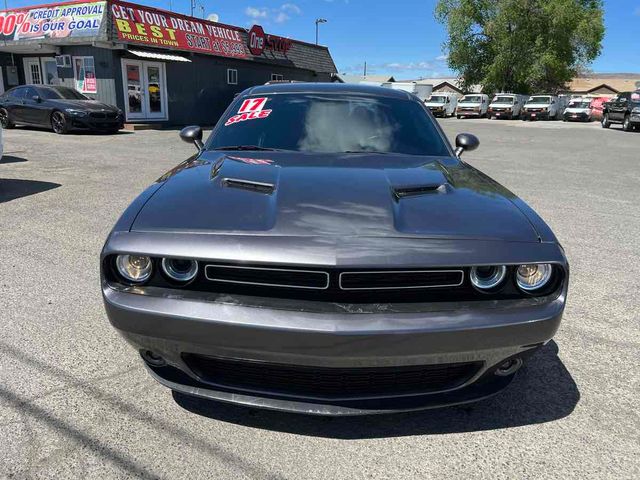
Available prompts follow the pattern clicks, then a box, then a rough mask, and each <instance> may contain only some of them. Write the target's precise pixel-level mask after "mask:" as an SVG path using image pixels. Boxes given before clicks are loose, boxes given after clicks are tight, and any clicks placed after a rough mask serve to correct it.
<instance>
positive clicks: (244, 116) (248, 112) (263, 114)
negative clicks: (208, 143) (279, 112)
mask: <svg viewBox="0 0 640 480" xmlns="http://www.w3.org/2000/svg"><path fill="white" fill-rule="evenodd" d="M267 100H268V98H267V97H260V98H247V99H246V100H245V101H243V102H242V105H240V108H239V109H238V114H237V115H234V116H233V117H230V118H229V119H228V120H227V121H226V122H225V123H224V126H225V127H228V126H229V125H233V124H234V123H238V122H246V121H247V120H258V119H260V118H267V117H268V116H269V115H271V110H263V109H264V106H265V105H266V103H267Z"/></svg>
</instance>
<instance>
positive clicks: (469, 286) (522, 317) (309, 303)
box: [101, 83, 569, 415]
mask: <svg viewBox="0 0 640 480" xmlns="http://www.w3.org/2000/svg"><path fill="white" fill-rule="evenodd" d="M181 135H182V137H183V139H185V140H187V141H190V142H193V143H195V145H196V146H197V147H198V152H197V154H196V155H194V156H193V157H192V158H189V159H188V160H186V161H184V162H183V163H181V164H180V165H178V166H177V167H176V168H174V169H173V170H171V171H170V172H168V173H167V174H165V175H164V176H162V177H161V178H160V179H158V181H157V182H156V183H154V184H153V185H152V186H150V187H149V188H148V189H147V190H145V191H144V192H143V193H142V194H141V195H140V196H139V197H138V198H137V199H136V200H135V201H134V202H133V203H132V204H131V205H130V207H129V208H128V209H127V210H126V211H125V212H124V214H123V215H122V217H121V218H120V219H119V220H118V222H117V223H116V225H115V227H114V228H113V231H112V232H111V234H110V235H109V238H108V239H107V241H106V244H105V246H104V249H103V252H102V256H101V272H102V293H103V296H104V304H105V308H106V311H107V315H108V317H109V320H110V321H111V323H112V324H113V326H114V327H115V328H116V329H118V331H119V332H120V333H121V334H122V335H123V336H124V337H125V338H126V339H127V340H128V341H129V343H130V344H131V345H133V347H134V348H135V349H136V350H137V351H138V352H139V354H140V356H141V358H142V360H143V361H144V362H145V364H146V366H147V367H148V369H149V372H150V373H151V375H152V376H153V377H154V378H155V379H156V380H158V381H159V382H160V383H162V384H164V385H166V386H167V387H169V388H171V389H173V390H176V391H179V392H183V393H186V394H189V395H195V396H198V397H204V398H208V399H214V400H219V401H223V402H233V403H239V404H243V405H250V406H254V407H264V408H270V409H277V410H288V411H296V412H304V413H310V414H326V415H354V414H366V413H383V412H393V411H403V410H413V409H422V408H430V407H436V406H443V405H451V404H457V403H464V402H470V401H474V400H478V399H482V398H485V397H487V396H490V395H492V394H494V393H496V392H498V391H500V390H501V389H503V388H505V387H506V386H507V385H508V384H509V383H510V382H511V380H512V379H513V377H514V375H515V374H516V372H517V371H518V369H519V368H520V366H521V365H522V363H523V361H524V360H525V359H526V358H527V357H529V356H530V355H531V354H532V353H534V352H535V351H536V350H537V349H539V348H540V347H541V346H542V345H544V344H545V343H546V342H548V341H549V340H550V339H551V338H552V337H553V335H554V333H555V332H556V330H557V328H558V326H559V324H560V319H561V317H562V313H563V310H564V307H565V301H566V296H567V286H568V280H569V267H568V264H567V260H566V258H565V255H564V252H563V250H562V248H561V246H560V245H559V243H558V241H557V240H556V238H555V236H554V235H553V233H552V232H551V230H550V229H549V227H548V226H547V225H546V224H545V223H544V222H543V221H542V220H541V219H540V217H539V216H538V215H536V213H535V212H534V211H533V210H532V209H531V208H530V207H528V206H527V205H526V204H525V203H524V202H523V201H522V200H520V199H519V198H518V197H517V196H515V195H514V194H513V193H511V192H510V191H509V190H507V189H506V188H504V187H502V186H501V185H499V184H498V183H496V182H495V181H493V180H491V179H490V178H489V177H487V176H486V175H484V174H482V173H480V172H479V171H478V170H476V169H474V168H473V167H471V166H469V165H468V164H466V163H464V162H462V161H461V160H460V158H459V157H460V155H461V154H462V153H463V152H464V151H465V150H472V149H473V148H475V147H477V146H478V140H477V139H476V138H475V137H473V136H472V135H468V134H461V135H459V136H458V138H457V139H456V148H455V149H454V148H453V147H452V146H451V145H450V144H449V142H448V141H447V139H446V137H445V135H444V134H443V132H442V131H441V130H440V128H439V126H438V125H437V123H436V122H435V121H434V119H433V117H432V116H431V115H429V114H428V111H427V109H426V107H425V106H424V105H423V104H422V103H421V102H420V101H419V99H418V98H417V97H415V96H413V95H410V94H408V93H406V92H402V91H397V90H391V89H386V88H379V87H372V86H363V85H352V84H344V85H342V84H312V83H297V84H280V85H267V86H260V87H254V88H251V89H249V90H247V91H245V92H243V93H242V94H240V95H239V96H238V97H237V98H236V99H235V100H234V101H233V103H232V104H231V106H230V107H229V109H228V110H227V111H226V113H225V114H224V115H223V117H222V119H221V120H220V121H219V122H218V124H217V126H216V127H215V129H214V130H213V132H212V134H211V136H210V137H209V139H208V140H207V142H206V143H205V144H203V143H202V130H200V128H198V127H187V128H186V129H184V130H183V132H182V134H181Z"/></svg>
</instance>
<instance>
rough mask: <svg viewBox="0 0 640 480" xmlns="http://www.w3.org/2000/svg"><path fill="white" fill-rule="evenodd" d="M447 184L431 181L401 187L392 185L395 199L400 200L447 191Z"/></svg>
mask: <svg viewBox="0 0 640 480" xmlns="http://www.w3.org/2000/svg"><path fill="white" fill-rule="evenodd" d="M448 187H449V184H447V183H432V184H428V185H407V186H402V187H392V188H393V195H394V196H395V198H396V200H400V199H402V198H405V197H415V196H418V195H430V194H438V193H447V189H448Z"/></svg>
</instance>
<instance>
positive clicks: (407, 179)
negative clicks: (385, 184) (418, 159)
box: [385, 162, 452, 200]
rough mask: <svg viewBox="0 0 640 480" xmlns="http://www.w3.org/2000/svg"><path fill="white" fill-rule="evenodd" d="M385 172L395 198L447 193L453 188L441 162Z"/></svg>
mask: <svg viewBox="0 0 640 480" xmlns="http://www.w3.org/2000/svg"><path fill="white" fill-rule="evenodd" d="M385 173H386V175H387V179H388V180H389V185H390V186H391V192H392V194H393V197H394V199H395V200H400V199H402V198H407V197H416V196H421V195H437V194H446V193H449V191H450V190H451V189H452V187H451V182H450V181H449V179H448V178H447V175H446V170H445V169H444V167H442V166H441V165H440V163H439V162H432V163H428V164H426V165H423V166H422V167H420V168H404V169H401V168H398V169H386V170H385Z"/></svg>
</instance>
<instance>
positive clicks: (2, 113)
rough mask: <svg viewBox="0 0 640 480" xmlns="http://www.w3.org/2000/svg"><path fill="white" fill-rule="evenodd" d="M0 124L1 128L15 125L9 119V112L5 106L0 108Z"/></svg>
mask: <svg viewBox="0 0 640 480" xmlns="http://www.w3.org/2000/svg"><path fill="white" fill-rule="evenodd" d="M0 125H2V128H13V127H15V126H16V125H15V123H13V122H12V121H11V120H9V112H8V111H7V109H6V108H0Z"/></svg>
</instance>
